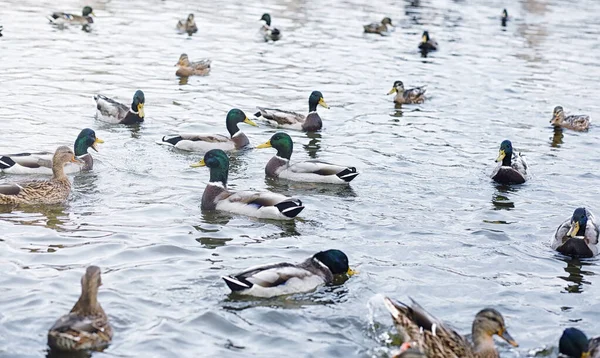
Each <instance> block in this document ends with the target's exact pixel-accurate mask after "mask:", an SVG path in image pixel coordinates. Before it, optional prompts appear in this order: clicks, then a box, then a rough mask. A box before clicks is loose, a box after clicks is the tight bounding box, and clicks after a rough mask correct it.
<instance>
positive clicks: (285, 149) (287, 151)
mask: <svg viewBox="0 0 600 358" xmlns="http://www.w3.org/2000/svg"><path fill="white" fill-rule="evenodd" d="M292 150H293V148H292V146H291V145H289V146H287V145H286V146H282V147H280V148H277V156H278V157H280V158H283V159H287V160H290V158H291V157H292Z"/></svg>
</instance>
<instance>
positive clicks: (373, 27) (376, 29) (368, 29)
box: [363, 17, 394, 35]
mask: <svg viewBox="0 0 600 358" xmlns="http://www.w3.org/2000/svg"><path fill="white" fill-rule="evenodd" d="M387 25H390V26H394V25H392V19H390V18H389V17H384V18H383V20H381V23H379V24H378V23H376V22H372V23H370V24H368V25H363V28H364V29H365V33H367V34H379V35H387V34H388V33H389V29H388V27H387Z"/></svg>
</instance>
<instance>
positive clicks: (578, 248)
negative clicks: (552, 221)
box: [552, 208, 600, 257]
mask: <svg viewBox="0 0 600 358" xmlns="http://www.w3.org/2000/svg"><path fill="white" fill-rule="evenodd" d="M598 233H600V227H598V224H597V223H596V219H595V217H594V214H592V212H591V211H589V210H588V209H586V208H577V209H575V211H574V212H573V215H572V216H571V217H570V218H568V219H566V220H565V221H564V222H563V223H562V224H560V226H559V227H558V229H556V233H555V234H554V238H553V239H552V248H553V249H554V250H556V251H558V252H560V253H561V254H563V255H567V256H573V257H594V256H596V255H598Z"/></svg>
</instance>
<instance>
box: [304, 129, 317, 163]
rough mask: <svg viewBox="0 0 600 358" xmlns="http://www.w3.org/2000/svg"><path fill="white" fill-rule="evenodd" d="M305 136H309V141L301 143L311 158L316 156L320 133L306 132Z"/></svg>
mask: <svg viewBox="0 0 600 358" xmlns="http://www.w3.org/2000/svg"><path fill="white" fill-rule="evenodd" d="M306 136H307V137H308V138H310V141H309V142H308V144H306V145H302V146H303V147H304V150H306V153H308V156H309V157H311V158H312V159H316V158H317V153H318V152H319V151H320V150H321V133H317V132H307V133H306Z"/></svg>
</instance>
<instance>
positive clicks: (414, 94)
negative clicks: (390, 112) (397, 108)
mask: <svg viewBox="0 0 600 358" xmlns="http://www.w3.org/2000/svg"><path fill="white" fill-rule="evenodd" d="M425 91H427V90H426V89H425V86H421V87H415V88H409V89H407V90H405V89H404V83H402V81H396V82H394V86H393V87H392V89H391V90H390V91H389V92H388V95H390V94H392V93H395V94H396V95H395V96H394V103H398V104H421V103H423V102H425Z"/></svg>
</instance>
